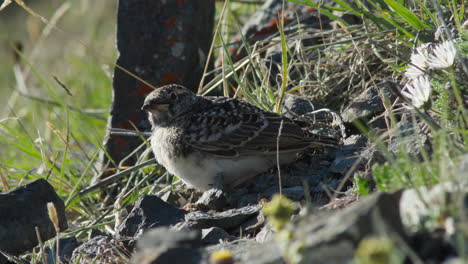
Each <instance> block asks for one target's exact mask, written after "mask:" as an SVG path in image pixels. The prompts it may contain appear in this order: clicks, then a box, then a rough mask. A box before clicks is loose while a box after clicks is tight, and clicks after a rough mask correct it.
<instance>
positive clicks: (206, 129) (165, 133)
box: [141, 84, 336, 191]
mask: <svg viewBox="0 0 468 264" xmlns="http://www.w3.org/2000/svg"><path fill="white" fill-rule="evenodd" d="M141 110H143V111H146V112H147V113H148V120H149V122H150V124H151V127H152V131H151V137H150V142H151V148H152V151H153V153H154V156H155V158H156V161H157V163H159V164H161V165H162V166H164V167H165V168H166V171H167V172H169V173H171V174H172V175H175V176H176V177H178V178H179V179H180V180H182V181H183V182H184V183H185V184H187V185H188V186H190V187H193V188H195V189H198V190H200V191H206V190H209V189H212V188H214V187H215V186H217V184H216V183H217V181H219V180H221V181H222V183H221V184H222V185H221V186H222V188H225V189H232V188H234V187H236V186H237V185H239V184H241V183H244V182H245V181H247V180H249V179H250V178H252V177H254V176H256V175H258V174H261V173H263V172H265V171H268V169H270V168H273V167H275V166H277V163H278V161H279V163H280V165H283V164H288V163H291V162H293V161H295V160H296V159H297V157H298V154H299V153H302V152H304V151H305V150H307V149H310V148H314V147H315V148H316V147H320V146H333V145H336V139H332V138H329V137H322V136H319V135H316V134H313V133H310V132H308V131H307V130H306V129H304V127H303V124H301V123H299V122H298V121H295V120H292V119H290V118H287V117H285V116H282V115H280V114H277V113H274V112H269V111H266V110H262V109H260V108H258V107H256V106H254V105H252V104H250V103H248V102H246V101H243V100H240V99H235V98H228V97H210V96H199V95H197V94H195V93H194V92H192V91H191V90H189V89H187V88H185V87H184V86H181V85H177V84H170V85H165V86H162V87H160V88H157V89H155V90H154V91H152V92H151V93H149V94H148V95H147V96H146V98H145V100H144V103H143V106H142V107H141Z"/></svg>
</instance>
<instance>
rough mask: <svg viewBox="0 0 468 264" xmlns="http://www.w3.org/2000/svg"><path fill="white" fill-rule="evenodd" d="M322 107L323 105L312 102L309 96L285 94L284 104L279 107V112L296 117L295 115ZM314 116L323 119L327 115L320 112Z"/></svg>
mask: <svg viewBox="0 0 468 264" xmlns="http://www.w3.org/2000/svg"><path fill="white" fill-rule="evenodd" d="M322 108H324V106H322V105H320V104H319V103H317V102H314V101H313V100H312V99H311V98H308V97H304V96H298V95H293V94H287V95H286V97H285V99H284V106H283V108H282V109H281V114H283V115H285V116H286V117H289V118H296V117H297V116H301V115H306V114H309V113H310V112H313V111H316V110H319V109H322ZM316 118H319V119H323V118H328V116H327V114H326V113H324V112H321V113H318V114H317V116H316Z"/></svg>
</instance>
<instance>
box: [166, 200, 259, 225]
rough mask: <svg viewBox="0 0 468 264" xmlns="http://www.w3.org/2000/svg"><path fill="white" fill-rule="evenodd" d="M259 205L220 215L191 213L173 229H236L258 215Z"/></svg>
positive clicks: (232, 210) (231, 210)
mask: <svg viewBox="0 0 468 264" xmlns="http://www.w3.org/2000/svg"><path fill="white" fill-rule="evenodd" d="M261 208H262V206H261V205H249V206H246V207H242V208H239V209H230V210H227V211H224V212H220V213H205V212H191V213H188V214H186V215H185V222H183V223H179V224H178V225H177V226H176V227H175V229H176V230H183V229H189V230H190V229H194V228H200V229H204V228H210V227H219V228H221V229H224V230H228V231H229V230H231V229H233V228H238V227H239V226H241V225H242V224H243V223H244V222H245V221H247V220H248V219H249V218H251V217H255V216H256V215H258V213H259V211H260V209H261Z"/></svg>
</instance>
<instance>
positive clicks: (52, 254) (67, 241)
mask: <svg viewBox="0 0 468 264" xmlns="http://www.w3.org/2000/svg"><path fill="white" fill-rule="evenodd" d="M79 245H80V244H79V243H78V241H77V240H76V237H74V236H71V237H64V238H60V239H59V257H60V263H63V264H67V263H70V260H71V258H72V255H73V250H75V248H77V247H78V246H79ZM56 250H57V243H53V246H52V248H50V247H48V248H47V249H46V252H47V263H50V264H53V263H57V262H56V261H55V260H56V254H57V253H56Z"/></svg>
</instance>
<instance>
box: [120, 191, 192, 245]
mask: <svg viewBox="0 0 468 264" xmlns="http://www.w3.org/2000/svg"><path fill="white" fill-rule="evenodd" d="M186 213H187V212H186V211H184V210H181V209H178V208H175V207H173V206H172V205H170V204H168V203H166V202H164V201H163V200H161V198H159V197H157V196H153V195H144V196H143V197H141V198H140V199H139V200H138V201H136V202H135V205H134V207H133V209H132V211H131V212H130V214H129V215H128V217H127V218H125V220H124V221H123V222H122V224H121V225H120V226H119V227H118V230H117V232H118V233H117V237H137V236H139V235H141V234H142V233H143V232H144V231H145V230H147V229H150V228H154V227H160V226H169V225H175V224H176V223H178V222H180V221H181V220H183V219H184V215H185V214H186Z"/></svg>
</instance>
